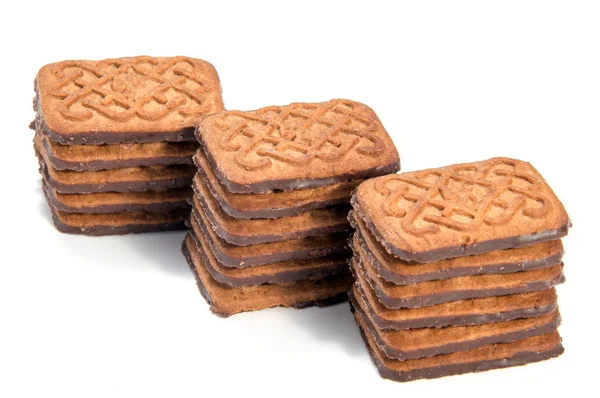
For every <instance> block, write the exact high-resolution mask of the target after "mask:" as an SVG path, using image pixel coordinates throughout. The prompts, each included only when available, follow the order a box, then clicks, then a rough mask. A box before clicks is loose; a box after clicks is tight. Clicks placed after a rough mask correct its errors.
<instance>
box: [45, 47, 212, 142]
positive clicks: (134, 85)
mask: <svg viewBox="0 0 600 398" xmlns="http://www.w3.org/2000/svg"><path fill="white" fill-rule="evenodd" d="M35 88H36V94H37V97H36V100H35V103H36V109H37V111H38V112H39V114H40V116H41V118H40V128H41V130H42V131H43V132H44V134H46V135H47V136H48V137H50V139H52V140H53V141H57V142H60V143H62V144H106V143H124V142H159V141H191V140H192V139H193V135H192V134H193V128H194V127H195V126H196V125H197V124H198V122H199V121H200V119H202V117H204V116H205V115H208V114H211V113H215V112H220V111H222V110H223V100H222V98H221V85H220V82H219V77H218V75H217V72H216V70H215V68H214V67H213V66H212V65H211V64H209V63H208V62H206V61H203V60H200V59H195V58H189V57H170V58H163V57H147V56H140V57H130V58H116V59H105V60H101V61H84V60H80V61H63V62H58V63H54V64H50V65H46V66H44V67H43V68H41V69H40V71H39V72H38V74H37V77H36V84H35Z"/></svg>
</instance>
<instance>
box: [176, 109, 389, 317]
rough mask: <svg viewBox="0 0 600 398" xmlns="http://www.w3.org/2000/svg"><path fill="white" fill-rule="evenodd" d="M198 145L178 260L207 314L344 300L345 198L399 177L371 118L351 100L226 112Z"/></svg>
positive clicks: (211, 119) (200, 135)
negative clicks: (378, 180)
mask: <svg viewBox="0 0 600 398" xmlns="http://www.w3.org/2000/svg"><path fill="white" fill-rule="evenodd" d="M196 136H197V139H198V141H199V142H200V149H199V150H198V152H197V154H196V156H195V157H194V161H195V164H196V166H197V168H198V173H197V174H196V176H195V177H194V181H193V185H192V187H193V191H194V195H193V198H192V200H191V201H190V202H191V205H192V216H191V218H190V221H189V227H190V232H189V234H188V235H187V236H186V238H185V241H184V242H183V248H182V249H183V253H184V255H185V257H186V258H187V260H188V263H189V265H190V267H191V268H192V270H193V271H194V274H195V275H196V278H197V283H198V287H199V289H200V292H201V293H202V295H203V296H204V297H205V299H206V300H207V301H208V302H209V303H210V305H211V310H212V311H213V312H215V313H217V314H220V315H223V316H228V315H232V314H235V313H238V312H243V311H251V310H259V309H264V308H269V307H274V306H289V307H296V308H302V307H305V306H308V305H325V304H331V303H336V302H339V301H342V300H344V299H345V298H346V292H347V289H348V287H349V285H350V283H351V276H350V274H349V271H348V266H347V259H348V257H349V254H350V252H349V248H348V244H347V240H348V236H349V233H350V225H349V223H348V220H347V214H348V211H349V208H350V205H349V202H350V197H351V193H352V191H353V190H354V189H355V188H356V186H357V185H358V184H359V182H360V181H361V180H363V179H365V178H369V177H373V176H378V175H384V174H388V173H390V172H395V171H397V170H398V169H399V157H398V152H397V150H396V148H395V147H394V144H393V142H392V140H391V138H390V137H389V135H388V133H387V132H386V131H385V129H384V128H383V126H382V124H381V122H380V121H379V119H378V118H377V116H376V115H375V113H374V112H373V111H372V110H371V109H370V108H369V107H367V106H365V105H363V104H359V103H356V102H353V101H348V100H332V101H328V102H324V103H311V104H307V103H297V104H291V105H287V106H276V107H275V106H273V107H267V108H262V109H259V110H257V111H249V112H238V111H228V112H223V113H219V114H215V115H211V116H208V117H206V118H204V119H203V120H202V122H201V123H200V125H199V127H198V129H197V131H196Z"/></svg>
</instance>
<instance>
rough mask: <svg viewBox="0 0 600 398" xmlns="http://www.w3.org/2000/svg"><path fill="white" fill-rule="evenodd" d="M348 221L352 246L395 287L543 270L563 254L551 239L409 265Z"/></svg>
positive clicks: (359, 224) (353, 219) (354, 220)
mask: <svg viewBox="0 0 600 398" xmlns="http://www.w3.org/2000/svg"><path fill="white" fill-rule="evenodd" d="M349 219H350V221H351V222H352V224H354V226H355V227H356V228H357V231H356V233H355V234H354V246H355V247H357V248H360V250H361V253H363V255H364V257H365V259H366V260H368V261H369V263H370V264H371V265H372V266H373V267H374V268H375V269H376V271H377V273H378V274H379V276H381V277H382V278H383V279H385V280H386V281H388V282H392V283H395V284H397V285H406V284H411V283H420V282H426V281H432V280H439V279H448V278H452V277H457V276H467V275H480V274H504V273H511V272H518V271H525V270H530V269H536V268H544V267H549V266H552V265H556V264H560V262H561V258H562V255H563V246H562V243H561V241H560V240H554V241H550V242H542V243H538V244H535V245H532V246H526V247H521V248H518V249H505V250H496V251H492V252H488V253H484V254H479V255H474V256H466V257H456V258H452V259H448V260H440V261H435V262H432V263H423V264H419V263H409V262H406V261H404V260H402V259H399V258H398V257H395V256H393V255H391V254H389V253H388V252H386V251H385V250H384V249H383V247H382V246H381V245H380V244H379V243H378V242H377V240H376V239H375V237H374V236H373V234H372V233H371V232H370V231H369V229H368V228H367V227H366V226H365V225H364V222H363V221H362V220H361V219H360V218H356V217H353V216H350V217H349Z"/></svg>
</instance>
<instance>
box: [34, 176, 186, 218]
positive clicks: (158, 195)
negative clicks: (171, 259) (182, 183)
mask: <svg viewBox="0 0 600 398" xmlns="http://www.w3.org/2000/svg"><path fill="white" fill-rule="evenodd" d="M42 187H43V190H44V193H45V195H46V199H48V202H49V203H50V205H51V206H52V207H55V208H56V209H57V210H60V211H64V212H66V213H90V214H107V213H120V212H124V211H147V212H165V211H171V210H175V209H188V208H189V204H188V202H187V201H188V198H189V197H190V196H191V195H192V190H191V189H189V188H178V189H167V190H164V191H144V192H103V193H84V194H63V193H59V192H56V191H55V190H53V189H52V188H50V187H49V186H48V184H46V182H45V181H43V182H42Z"/></svg>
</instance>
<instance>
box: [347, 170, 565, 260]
mask: <svg viewBox="0 0 600 398" xmlns="http://www.w3.org/2000/svg"><path fill="white" fill-rule="evenodd" d="M353 205H354V206H355V208H356V209H357V210H358V214H359V215H360V216H361V217H362V218H363V219H364V221H365V223H366V224H367V226H368V227H369V229H370V230H371V231H372V232H373V233H374V235H375V236H376V237H377V238H378V240H379V241H380V243H381V244H382V245H383V246H384V247H385V248H386V249H387V250H388V252H390V253H392V254H394V255H396V256H398V257H400V258H403V259H405V260H407V261H417V262H430V261H437V260H441V259H444V258H453V257H459V256H464V255H470V254H480V253H485V252H488V251H492V250H498V249H506V248H517V247H522V246H526V245H530V244H533V243H536V242H543V241H549V240H554V239H558V238H560V237H562V236H564V235H566V233H567V229H568V227H569V225H570V223H569V217H568V215H567V213H566V211H565V209H564V207H563V205H562V203H561V202H560V201H559V199H558V198H557V197H556V195H555V194H554V192H553V191H552V189H551V188H550V187H549V186H548V184H547V183H546V181H545V180H544V179H543V178H542V176H541V175H540V174H539V173H538V172H537V170H535V169H534V168H533V166H531V165H530V164H529V163H526V162H522V161H519V160H515V159H508V158H493V159H489V160H486V161H482V162H474V163H467V164H458V165H453V166H447V167H441V168H438V169H430V170H423V171H415V172H409V173H401V174H395V175H388V176H383V177H378V178H374V179H371V180H369V181H366V182H364V183H363V184H361V185H360V186H359V188H358V189H357V192H356V195H355V197H354V198H353Z"/></svg>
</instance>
